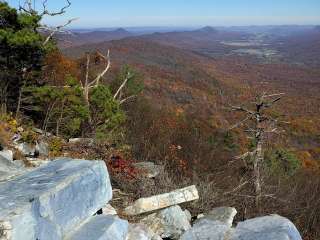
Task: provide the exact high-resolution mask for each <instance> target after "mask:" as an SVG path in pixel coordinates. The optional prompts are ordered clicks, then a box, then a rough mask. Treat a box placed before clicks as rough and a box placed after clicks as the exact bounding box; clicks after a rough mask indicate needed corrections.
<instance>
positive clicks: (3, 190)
mask: <svg viewBox="0 0 320 240" xmlns="http://www.w3.org/2000/svg"><path fill="white" fill-rule="evenodd" d="M111 198H112V189H111V185H110V180H109V175H108V171H107V168H106V166H105V163H104V162H103V161H85V160H70V159H64V160H57V161H53V162H51V163H49V164H48V165H46V166H44V167H40V168H38V169H36V170H34V171H32V172H29V173H26V174H24V175H22V176H18V177H16V178H14V179H12V180H11V181H7V182H3V183H0V233H3V235H6V236H9V237H8V238H7V239H10V240H21V239H23V240H35V239H40V240H42V239H46V240H59V239H62V238H63V237H64V236H66V235H67V234H68V233H70V232H71V231H72V230H73V229H74V228H75V227H77V226H79V225H81V224H82V223H83V222H84V221H85V220H86V219H88V218H89V217H90V216H92V215H93V214H95V213H96V212H97V211H98V210H99V209H101V208H102V207H103V206H104V205H105V203H106V202H108V201H109V200H110V199H111ZM1 227H2V229H1ZM0 239H6V238H4V237H3V238H1V236H0Z"/></svg>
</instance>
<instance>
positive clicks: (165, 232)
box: [141, 206, 191, 239]
mask: <svg viewBox="0 0 320 240" xmlns="http://www.w3.org/2000/svg"><path fill="white" fill-rule="evenodd" d="M141 222H142V223H143V224H145V225H146V226H148V227H149V228H150V229H151V230H152V231H153V232H154V233H156V234H157V235H159V236H160V237H162V238H170V239H179V237H180V236H181V235H182V234H183V233H184V232H185V231H187V230H189V229H190V228H191V225H190V222H189V216H188V215H187V214H186V213H185V212H184V211H183V210H182V209H181V207H180V206H173V207H170V208H166V209H163V210H161V211H160V212H158V213H154V214H151V215H149V216H147V217H146V218H144V219H142V221H141Z"/></svg>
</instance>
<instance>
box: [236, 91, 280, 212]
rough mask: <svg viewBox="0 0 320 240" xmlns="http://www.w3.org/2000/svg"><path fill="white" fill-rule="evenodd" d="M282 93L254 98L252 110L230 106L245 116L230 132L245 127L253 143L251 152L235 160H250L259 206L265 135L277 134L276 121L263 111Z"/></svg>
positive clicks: (278, 99)
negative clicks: (253, 146)
mask: <svg viewBox="0 0 320 240" xmlns="http://www.w3.org/2000/svg"><path fill="white" fill-rule="evenodd" d="M283 95H284V93H276V94H267V93H263V94H261V95H258V96H257V97H256V98H255V101H254V102H253V103H252V104H253V107H252V109H249V108H246V107H244V106H231V109H232V111H236V112H241V113H243V114H244V115H245V117H244V119H243V120H241V121H239V122H238V123H236V124H235V125H233V126H232V127H231V128H230V130H232V129H234V128H238V127H242V126H245V128H246V129H245V132H247V133H248V134H249V138H251V139H252V140H253V141H254V143H255V148H254V150H252V151H248V152H246V153H244V154H243V155H241V156H238V157H237V159H242V160H244V162H246V159H248V158H249V159H251V161H252V167H253V176H252V179H253V185H254V191H255V201H256V205H257V206H259V202H260V199H261V196H262V183H263V179H262V175H261V165H262V163H263V161H264V145H265V140H266V135H268V134H270V133H279V131H278V128H277V124H278V120H277V119H274V118H272V117H271V116H270V115H269V114H268V113H267V112H266V111H265V110H267V109H269V108H271V107H272V106H273V105H274V104H275V103H277V102H278V101H280V100H281V97H282V96H283Z"/></svg>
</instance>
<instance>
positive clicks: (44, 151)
mask: <svg viewBox="0 0 320 240" xmlns="http://www.w3.org/2000/svg"><path fill="white" fill-rule="evenodd" d="M35 150H36V151H37V152H38V153H39V154H40V155H41V156H45V157H47V156H49V145H48V143H46V142H45V141H40V142H37V144H36V149H35Z"/></svg>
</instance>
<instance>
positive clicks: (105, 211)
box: [102, 204, 117, 215]
mask: <svg viewBox="0 0 320 240" xmlns="http://www.w3.org/2000/svg"><path fill="white" fill-rule="evenodd" d="M102 214H103V215H117V210H116V209H114V207H112V206H111V205H110V204H107V205H105V206H104V207H103V208H102Z"/></svg>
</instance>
